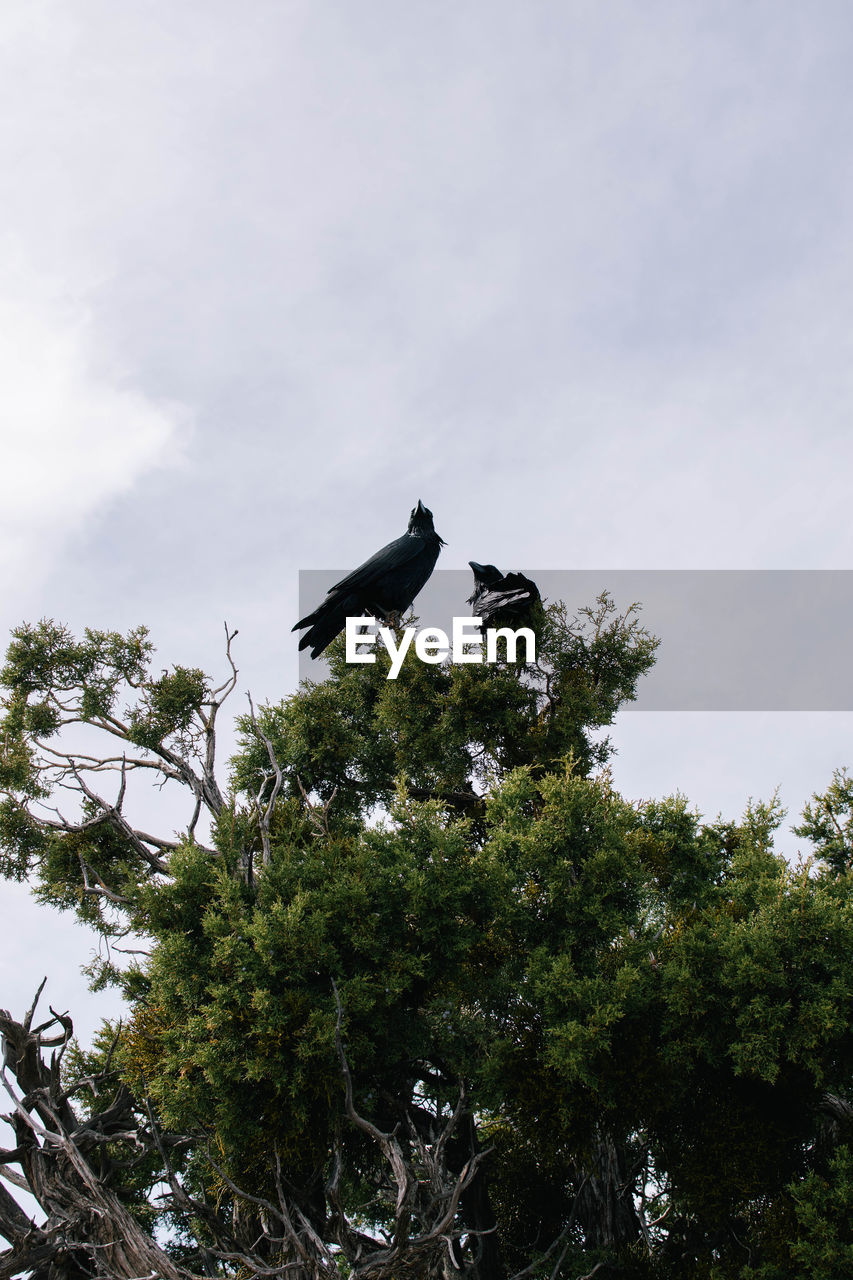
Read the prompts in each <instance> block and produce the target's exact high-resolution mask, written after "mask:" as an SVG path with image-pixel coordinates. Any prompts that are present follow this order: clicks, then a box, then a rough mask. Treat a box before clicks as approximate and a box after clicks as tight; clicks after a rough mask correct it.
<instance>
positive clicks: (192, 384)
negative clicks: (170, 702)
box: [0, 0, 853, 1031]
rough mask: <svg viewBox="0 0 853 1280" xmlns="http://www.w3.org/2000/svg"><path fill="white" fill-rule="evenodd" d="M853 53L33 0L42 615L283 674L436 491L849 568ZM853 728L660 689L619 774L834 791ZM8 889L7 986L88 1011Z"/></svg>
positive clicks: (16, 215) (8, 249) (432, 13)
mask: <svg viewBox="0 0 853 1280" xmlns="http://www.w3.org/2000/svg"><path fill="white" fill-rule="evenodd" d="M851 65H853V10H851V7H850V4H849V0H837V2H836V0H816V2H815V3H813V4H810V5H804V4H800V3H794V2H793V0H733V2H731V3H727V2H726V0H693V2H692V3H690V4H684V3H682V2H681V0H647V2H645V3H643V4H642V5H640V4H636V3H627V2H626V3H621V2H619V0H560V2H558V0H548V2H547V3H543V2H539V0H525V3H524V4H519V3H509V2H508V0H489V2H488V3H485V2H484V0H471V2H470V3H467V4H459V3H449V2H445V0H430V2H429V3H427V2H425V0H408V2H407V3H405V4H400V3H397V2H393V0H384V2H383V3H379V2H376V0H359V2H358V3H352V2H351V0H305V2H300V0H292V2H286V0H278V2H276V3H272V2H268V0H243V2H242V3H240V4H238V3H236V0H204V3H202V2H201V0H185V2H184V3H182V4H174V3H173V2H168V3H167V0H146V3H144V4H135V5H119V4H116V3H115V2H114V0H75V3H73V4H68V3H67V0H8V2H7V3H6V4H5V5H4V6H3V7H2V9H1V10H0V174H2V200H0V276H2V288H0V368H2V379H0V430H2V448H3V454H2V465H0V626H2V631H3V634H4V635H5V634H7V633H8V631H9V629H10V628H11V627H12V626H14V625H15V624H16V623H18V622H20V621H22V620H25V619H27V620H33V619H36V618H38V617H40V616H45V615H47V616H52V617H56V618H58V619H61V620H63V621H66V622H68V623H69V624H71V625H72V626H74V627H75V628H82V627H83V626H85V625H90V626H100V627H107V628H117V629H126V628H127V627H129V626H132V625H136V624H137V623H140V622H144V623H146V624H147V625H148V626H149V627H150V629H151V632H152V637H153V639H154V640H155V643H156V644H157V646H158V658H157V661H158V663H160V664H161V665H167V664H169V663H173V662H183V663H187V664H191V665H193V664H198V665H202V666H205V667H207V668H208V669H212V670H213V671H214V672H215V673H218V672H219V671H221V670H222V659H221V647H222V646H221V633H222V621H223V619H224V618H227V619H228V621H229V623H230V624H231V625H232V626H237V627H239V629H240V637H239V640H238V642H237V660H238V664H239V666H240V668H241V680H242V689H244V690H245V689H246V688H248V689H251V691H252V693H253V695H254V696H255V698H256V699H261V700H262V699H264V698H275V699H277V698H279V697H281V696H283V695H285V694H286V693H288V692H290V691H291V690H292V689H293V688H294V686H295V682H296V678H297V676H296V648H295V638H294V637H293V636H292V635H291V633H290V627H291V626H292V623H293V621H294V620H295V618H296V616H297V613H296V609H297V586H298V583H297V574H298V570H299V569H300V568H326V567H335V566H341V567H346V566H348V565H354V564H356V563H358V562H359V561H361V560H362V559H364V558H365V557H366V556H367V555H368V554H370V553H371V552H372V551H374V550H375V549H376V548H377V547H378V546H380V545H382V544H383V543H384V542H386V541H388V540H389V539H390V538H392V537H394V536H396V535H397V534H399V533H401V532H402V531H403V529H404V527H405V521H406V519H407V515H408V511H409V509H410V508H411V507H412V506H413V505H414V503H415V502H416V501H417V499H418V498H422V499H423V500H424V502H425V503H426V504H427V505H428V506H429V507H431V508H432V510H433V512H434V513H435V521H436V527H437V529H438V531H439V532H440V533H441V535H442V536H443V537H444V538H445V539H446V541H447V543H448V545H447V547H446V549H445V550H444V551H443V553H442V559H441V562H440V563H441V564H442V565H443V566H444V567H446V568H464V567H465V565H466V563H467V561H468V560H469V559H470V558H473V559H477V560H480V561H493V562H496V563H497V564H499V565H500V566H502V567H503V568H521V569H524V568H533V567H537V566H538V567H542V568H553V569H567V568H588V569H613V570H616V569H661V568H681V569H699V568H715V569H717V568H739V569H765V568H785V569H792V568H797V569H803V568H804V569H810V568H823V569H830V568H832V569H845V568H851V567H853V524H852V523H851V519H850V478H851V471H853V466H851V463H853V456H851V454H853V431H851V429H850V427H851V405H853V396H851V392H853V350H852V349H851V347H853V323H851V322H853V237H851V226H853V150H852V149H851V146H850V139H851V136H853V93H851V89H850V67H851ZM815 627H816V628H819V627H820V619H819V618H816V619H815ZM235 709H241V708H240V707H237V706H236V704H235ZM851 731H853V717H851V716H849V715H840V714H835V715H833V714H830V713H820V714H818V713H813V714H801V715H783V714H780V713H775V714H774V713H762V714H760V715H751V716H750V715H745V714H743V713H741V714H738V715H719V714H718V715H715V714H695V713H694V714H689V715H688V714H675V713H643V714H641V713H634V714H633V715H630V714H629V715H626V716H625V717H623V718H622V719H621V721H620V723H619V725H618V726H617V730H616V735H615V737H616V741H617V743H618V745H619V748H620V751H619V756H618V758H617V760H616V763H615V775H616V781H617V784H618V785H620V786H621V787H622V788H623V789H624V790H625V792H626V794H628V795H629V796H631V797H638V796H641V795H645V796H648V795H659V794H663V793H666V792H668V791H672V790H673V789H675V788H680V789H681V790H682V791H685V792H686V793H687V794H688V796H689V797H690V798H691V800H693V801H695V802H696V803H697V804H698V805H699V807H700V808H701V809H702V810H703V811H704V812H706V813H708V814H710V815H711V816H713V815H714V813H716V812H717V811H718V810H723V811H724V812H725V813H726V814H727V816H737V814H739V812H740V811H741V809H742V807H743V805H744V803H745V801H746V799H747V797H749V796H750V795H752V796H756V797H765V798H766V797H767V796H768V795H769V794H770V793H771V792H772V790H773V788H774V787H775V786H776V785H777V784H779V785H781V787H782V799H783V802H785V803H787V804H788V805H789V807H790V809H791V810H792V812H793V814H794V815H795V814H796V812H797V811H798V810H799V808H800V807H801V806H802V804H803V802H804V801H805V800H806V798H807V797H808V795H809V793H810V792H811V791H812V790H814V789H815V788H817V787H820V786H822V785H824V784H825V782H826V781H827V780H828V778H829V774H830V772H831V769H832V768H833V767H834V766H835V765H840V764H843V763H846V762H848V761H851V757H853V751H851V749H850V735H851ZM152 804H153V806H154V807H153V808H152V813H153V814H156V800H154V801H153V802H152ZM154 820H155V819H154V818H152V821H154ZM168 821H170V822H173V821H174V822H177V821H179V819H177V818H173V817H172V815H169V817H168ZM788 847H790V849H791V850H792V851H793V850H794V849H795V847H796V841H793V839H792V838H791V837H788V843H787V845H786V848H788ZM0 904H2V905H3V910H4V920H3V927H4V937H6V938H9V939H12V940H13V942H14V945H11V944H10V943H8V942H7V944H6V945H5V946H4V947H3V948H2V953H0V1003H2V1004H3V1005H8V1006H9V1007H11V1008H12V1009H14V1010H15V1011H17V1012H20V1011H21V1010H22V1008H23V1006H24V1005H25V1004H26V1003H27V1002H28V998H29V995H30V993H31V991H32V989H33V988H34V987H35V985H36V984H37V982H38V981H39V980H40V978H41V977H42V976H43V973H44V972H48V973H49V975H50V983H51V986H50V987H49V988H48V993H47V994H48V996H49V997H50V998H51V1000H52V1001H53V1003H54V1005H55V1007H56V1005H57V1004H58V1003H61V1002H63V1001H64V1003H66V1004H70V1005H71V1006H72V1012H73V1013H74V1014H75V1015H76V1016H77V1019H78V1023H79V1025H80V1026H81V1028H83V1029H84V1031H85V1030H87V1029H89V1028H90V1027H91V1026H92V1025H93V1024H94V1023H95V1022H97V1020H98V1018H99V1016H100V1015H101V1013H103V1012H104V1011H106V1010H108V1009H109V1008H111V1007H112V1006H110V1003H109V1001H110V998H109V997H108V996H99V997H91V996H87V995H86V994H85V985H84V982H83V980H81V979H79V978H78V977H77V972H76V966H77V965H78V964H79V962H80V960H81V959H82V960H85V959H86V958H87V957H88V954H89V951H90V949H91V940H90V939H89V938H88V937H87V936H86V935H85V934H83V932H82V931H80V930H77V929H76V928H75V927H73V926H72V925H71V924H70V923H69V922H68V921H65V920H64V919H61V918H60V917H58V916H56V915H54V914H52V913H48V912H46V911H45V910H44V909H43V908H35V907H30V905H29V903H28V902H27V900H26V899H25V897H24V894H23V891H20V890H18V889H14V888H7V887H4V886H0Z"/></svg>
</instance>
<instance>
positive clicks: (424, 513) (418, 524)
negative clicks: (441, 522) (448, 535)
mask: <svg viewBox="0 0 853 1280" xmlns="http://www.w3.org/2000/svg"><path fill="white" fill-rule="evenodd" d="M409 533H415V534H420V535H421V536H423V534H425V533H435V526H434V525H433V523H432V512H431V511H430V509H429V507H425V506H424V504H423V503H422V502H421V500H420V498H418V505H417V506H416V507H413V508H412V513H411V515H410V516H409ZM435 536H436V537H437V538H438V534H436V535H435ZM438 540H439V542H440V543H441V545H442V546H445V545H446V544H445V542H444V539H443V538H438Z"/></svg>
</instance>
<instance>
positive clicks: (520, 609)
mask: <svg viewBox="0 0 853 1280" xmlns="http://www.w3.org/2000/svg"><path fill="white" fill-rule="evenodd" d="M468 563H469V564H470V566H471V569H472V570H473V573H474V591H473V593H472V594H471V595H470V596H469V597H468V603H469V604H470V605H471V608H472V609H473V610H474V613H475V614H476V616H477V617H478V618H482V619H483V621H484V622H485V624H486V626H490V625H491V624H492V623H502V622H518V621H520V620H521V619H527V618H528V617H529V615H530V611H531V609H532V608H533V607H534V605H537V604H539V602H540V595H539V588H538V587H537V586H536V583H535V582H534V581H533V580H532V578H526V577H525V576H524V574H523V573H501V571H500V569H497V568H495V566H494V565H493V564H478V563H477V561H476V560H469V561H468Z"/></svg>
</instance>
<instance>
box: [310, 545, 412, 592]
mask: <svg viewBox="0 0 853 1280" xmlns="http://www.w3.org/2000/svg"><path fill="white" fill-rule="evenodd" d="M426 546H427V542H426V540H425V539H424V538H414V537H412V535H411V534H409V533H404V534H403V536H402V537H401V538H395V539H394V541H393V542H389V543H388V545H387V547H382V548H381V549H380V550H379V551H377V552H376V554H375V555H372V556H371V557H370V559H369V560H365V562H364V564H360V565H359V566H358V568H357V569H353V571H352V573H349V574H347V576H346V577H345V578H341V580H340V582H336V583H335V585H334V586H333V587H331V588H330V590H329V595H333V594H337V593H338V592H342V591H358V590H360V589H361V588H363V587H369V586H372V585H373V583H375V582H376V580H377V579H378V578H379V577H381V575H382V574H384V573H387V572H388V570H389V569H398V568H399V567H400V566H401V565H404V564H408V563H409V561H410V560H414V559H415V558H416V557H417V556H418V555H420V554H421V553H422V552H423V550H424V548H425V547H426Z"/></svg>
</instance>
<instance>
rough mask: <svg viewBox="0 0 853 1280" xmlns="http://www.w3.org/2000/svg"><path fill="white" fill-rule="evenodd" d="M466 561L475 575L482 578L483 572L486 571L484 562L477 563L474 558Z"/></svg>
mask: <svg viewBox="0 0 853 1280" xmlns="http://www.w3.org/2000/svg"><path fill="white" fill-rule="evenodd" d="M468 563H469V564H470V566H471V568H472V569H473V570H474V572H475V573H476V574H477V576H478V577H479V578H482V576H483V574H484V573H485V572H486V566H485V565H484V564H477V561H476V560H469V561H468Z"/></svg>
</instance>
